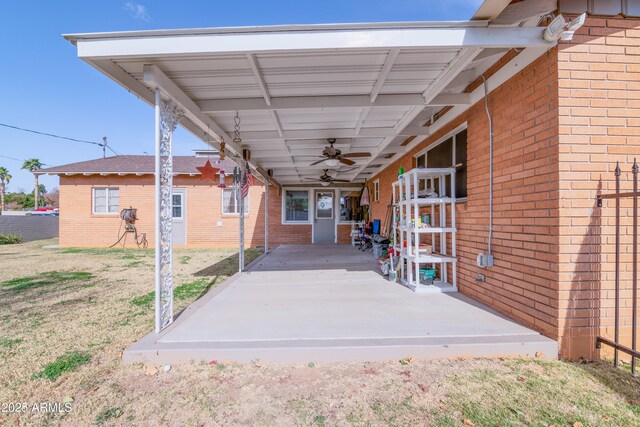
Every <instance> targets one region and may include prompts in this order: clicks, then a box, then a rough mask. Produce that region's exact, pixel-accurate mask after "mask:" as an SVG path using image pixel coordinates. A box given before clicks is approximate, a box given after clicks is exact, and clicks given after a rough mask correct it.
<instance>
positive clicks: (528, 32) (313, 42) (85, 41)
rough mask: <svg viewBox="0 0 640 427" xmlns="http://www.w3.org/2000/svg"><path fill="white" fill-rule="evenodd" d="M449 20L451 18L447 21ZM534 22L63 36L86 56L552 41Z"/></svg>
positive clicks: (515, 44) (521, 44) (518, 44)
mask: <svg viewBox="0 0 640 427" xmlns="http://www.w3.org/2000/svg"><path fill="white" fill-rule="evenodd" d="M452 25H454V24H452ZM542 31H543V29H542V28H538V27H533V28H531V27H481V28H477V27H473V28H465V27H453V26H452V27H448V28H396V29H352V30H342V31H277V30H276V31H268V30H265V31H264V32H247V33H231V34H215V33H214V34H194V35H190V34H186V35H167V36H165V37H157V36H156V37H154V36H145V35H144V33H140V34H137V35H131V36H129V37H126V36H124V37H115V36H114V37H112V38H109V37H108V36H106V38H90V35H87V36H86V38H83V35H82V34H78V35H70V36H68V37H69V38H70V39H71V40H75V41H76V43H77V45H78V56H80V57H81V58H86V59H91V58H94V59H99V58H104V57H107V58H117V57H127V56H145V55H149V56H160V55H193V54H216V53H260V52H281V51H296V50H297V51H313V50H327V49H331V50H333V49H369V50H375V49H403V48H409V49H413V48H432V49H438V48H466V47H469V48H512V47H544V46H547V47H553V46H554V45H555V43H554V42H548V41H545V40H544V39H543V38H542Z"/></svg>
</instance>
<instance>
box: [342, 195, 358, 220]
mask: <svg viewBox="0 0 640 427" xmlns="http://www.w3.org/2000/svg"><path fill="white" fill-rule="evenodd" d="M340 221H341V222H349V221H362V208H361V207H360V190H340Z"/></svg>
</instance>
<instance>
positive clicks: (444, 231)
mask: <svg viewBox="0 0 640 427" xmlns="http://www.w3.org/2000/svg"><path fill="white" fill-rule="evenodd" d="M455 177H456V171H455V168H438V169H434V168H416V169H412V170H410V171H408V172H405V173H404V174H403V175H400V176H399V177H398V181H396V182H394V183H393V184H392V191H393V206H394V208H393V214H394V215H393V236H394V249H395V251H396V253H399V254H400V257H401V262H400V275H399V277H400V281H401V283H402V284H403V285H405V286H407V287H409V288H410V289H412V290H413V291H414V292H420V293H423V292H424V293H429V292H456V291H457V290H458V288H457V277H456V274H457V271H456V262H457V259H456V197H455V179H456V178H455ZM447 181H448V182H450V186H451V190H450V191H451V195H450V196H451V197H442V195H443V194H446V189H447ZM428 189H433V190H435V191H436V192H437V193H438V197H424V195H423V194H421V193H422V192H424V191H425V190H428ZM421 196H423V197H421ZM424 215H428V217H429V221H428V224H422V220H421V218H422V217H423V216H424ZM448 248H450V253H448ZM422 266H430V267H431V268H435V269H437V270H438V277H436V279H434V281H433V284H431V285H426V284H423V283H421V281H420V267H422ZM449 269H450V270H451V274H449ZM449 276H451V277H449Z"/></svg>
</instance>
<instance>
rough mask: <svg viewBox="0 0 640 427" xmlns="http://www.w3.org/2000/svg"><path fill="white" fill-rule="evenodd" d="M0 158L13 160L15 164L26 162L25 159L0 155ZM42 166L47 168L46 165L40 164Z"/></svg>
mask: <svg viewBox="0 0 640 427" xmlns="http://www.w3.org/2000/svg"><path fill="white" fill-rule="evenodd" d="M0 157H4V158H5V159H9V160H15V161H16V162H26V160H25V159H16V158H15V157H9V156H5V155H3V154H0ZM42 166H48V165H47V164H46V163H42Z"/></svg>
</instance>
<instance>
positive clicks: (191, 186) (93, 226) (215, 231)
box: [60, 175, 275, 247]
mask: <svg viewBox="0 0 640 427" xmlns="http://www.w3.org/2000/svg"><path fill="white" fill-rule="evenodd" d="M174 186H175V187H179V188H185V189H186V191H187V195H186V206H185V210H186V215H187V217H186V219H187V245H188V246H189V247H237V246H238V243H237V242H238V237H239V218H238V215H222V191H221V189H219V188H218V187H217V186H216V185H212V184H209V183H203V182H201V181H200V177H199V176H181V175H179V176H177V177H175V179H174ZM93 187H118V188H119V202H120V209H124V208H128V207H130V206H131V207H134V208H136V209H138V212H137V214H138V221H136V228H137V230H138V233H146V235H147V240H148V241H149V245H150V246H153V245H154V237H155V236H154V234H155V231H154V230H155V221H154V218H155V209H154V178H153V176H151V175H143V176H133V175H125V176H115V175H108V176H99V175H90V176H83V175H71V176H61V177H60V246H62V247H91V246H109V245H111V244H113V243H115V241H116V240H117V238H118V233H119V231H120V227H121V222H122V221H121V220H120V217H119V215H118V214H110V215H95V214H93V213H92V188H93ZM263 196H264V186H262V185H255V186H252V187H251V189H250V191H249V213H248V215H247V216H245V245H246V246H253V247H255V246H261V245H264V199H263ZM218 221H222V226H221V227H218V225H217V223H218ZM274 243H275V242H274ZM127 246H128V247H132V246H135V243H134V242H133V239H132V238H128V239H127Z"/></svg>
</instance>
